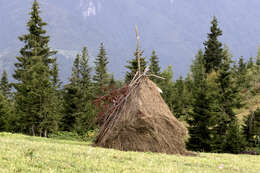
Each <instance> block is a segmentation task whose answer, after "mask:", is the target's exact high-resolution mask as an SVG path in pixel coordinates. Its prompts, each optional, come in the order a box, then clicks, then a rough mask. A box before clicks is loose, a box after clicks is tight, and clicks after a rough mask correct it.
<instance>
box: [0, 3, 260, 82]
mask: <svg viewBox="0 0 260 173" xmlns="http://www.w3.org/2000/svg"><path fill="white" fill-rule="evenodd" d="M39 2H40V5H41V10H42V17H43V19H44V21H46V22H48V26H47V27H46V29H47V31H48V34H49V35H50V36H51V43H50V44H51V47H52V48H53V49H58V50H59V55H58V57H59V64H60V69H61V76H62V78H63V79H67V78H68V76H69V75H70V70H71V65H72V62H73V58H74V56H75V54H76V53H77V52H79V51H80V49H81V48H82V47H83V46H84V45H86V46H88V48H89V50H90V53H91V55H92V57H94V56H96V54H97V51H98V47H99V44H100V42H104V44H105V47H106V49H107V53H108V56H109V60H110V65H109V68H110V71H111V72H114V73H115V74H116V76H117V77H122V76H123V75H124V73H125V71H126V69H125V67H124V66H125V65H126V62H127V60H129V59H131V58H132V57H133V52H134V51H135V49H136V40H135V30H134V27H135V25H136V24H137V25H138V27H139V30H140V36H141V44H142V49H143V50H144V53H145V55H146V56H147V57H149V56H150V55H151V52H152V50H153V49H155V50H156V51H157V53H158V55H159V57H160V61H161V65H162V66H163V67H166V66H167V65H170V64H172V65H173V69H174V74H175V77H176V76H179V75H181V74H182V75H185V74H186V73H187V72H188V69H189V66H190V64H191V61H192V59H193V57H194V55H195V54H196V52H197V51H198V49H199V48H202V47H203V42H204V41H205V40H206V38H207V33H208V32H209V27H210V21H211V20H212V17H213V16H214V15H215V16H216V17H217V18H218V19H219V22H220V26H221V28H222V30H223V34H224V36H223V37H222V38H221V39H222V41H223V42H224V43H226V44H227V45H228V46H229V47H230V49H231V51H232V53H233V55H234V56H235V57H236V58H237V57H239V56H244V57H245V58H248V57H250V56H255V55H256V51H257V47H258V45H260V23H259V22H258V21H259V19H260V13H259V9H260V1H259V0H250V1H248V0H236V1H234V0H217V1H212V0H211V1H210V0H73V1H72V0H70V1H69V0H63V1H61V0H39ZM31 4H32V0H11V1H10V0H0V68H1V70H2V69H4V68H6V69H8V70H9V71H12V69H13V65H12V64H13V62H14V61H15V55H16V54H18V52H19V49H20V47H21V43H20V42H19V41H18V39H17V37H18V36H20V35H22V34H24V33H25V32H26V28H25V25H26V22H27V21H28V19H29V15H28V13H29V11H30V7H31Z"/></svg>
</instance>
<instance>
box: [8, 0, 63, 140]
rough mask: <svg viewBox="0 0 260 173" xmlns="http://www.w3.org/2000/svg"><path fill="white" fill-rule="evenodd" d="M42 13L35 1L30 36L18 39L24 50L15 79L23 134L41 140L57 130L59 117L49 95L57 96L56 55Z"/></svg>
mask: <svg viewBox="0 0 260 173" xmlns="http://www.w3.org/2000/svg"><path fill="white" fill-rule="evenodd" d="M39 13H40V11H39V4H38V2H37V1H36V0H35V1H34V2H33V5H32V10H31V13H30V20H29V21H28V23H27V29H28V31H29V33H28V34H25V35H23V36H21V37H19V40H20V41H22V42H23V43H24V47H23V48H22V49H21V50H20V56H18V57H17V60H18V62H17V63H16V64H15V74H14V75H13V77H14V78H15V79H16V80H17V83H15V84H14V87H15V89H16V93H15V101H16V114H17V116H18V117H19V119H18V121H20V130H21V131H22V132H25V133H28V134H32V135H39V136H42V135H47V133H48V131H50V129H52V130H55V129H57V126H56V124H57V122H58V121H59V117H58V116H57V114H56V111H55V109H54V108H52V107H53V105H55V104H54V100H55V99H54V98H53V97H55V95H53V94H50V93H53V92H54V91H53V90H54V89H53V87H52V84H51V69H50V66H51V65H52V64H53V62H54V61H55V60H54V59H53V58H52V56H53V55H55V54H56V51H51V49H50V47H49V46H48V42H49V36H46V35H45V34H46V30H44V29H43V27H44V26H45V25H47V23H45V22H43V21H42V19H41V17H40V15H39ZM43 122H44V125H43V124H42V123H43Z"/></svg>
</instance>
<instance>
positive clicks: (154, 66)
mask: <svg viewBox="0 0 260 173" xmlns="http://www.w3.org/2000/svg"><path fill="white" fill-rule="evenodd" d="M149 70H150V73H151V74H154V75H157V76H160V75H161V72H160V71H161V68H160V66H159V58H158V56H157V55H156V52H155V50H153V52H152V56H151V58H150V66H149ZM152 81H154V82H155V83H157V84H158V83H159V80H158V79H157V78H152Z"/></svg>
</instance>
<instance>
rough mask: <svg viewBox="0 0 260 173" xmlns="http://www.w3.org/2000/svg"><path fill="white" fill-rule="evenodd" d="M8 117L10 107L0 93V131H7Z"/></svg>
mask: <svg viewBox="0 0 260 173" xmlns="http://www.w3.org/2000/svg"><path fill="white" fill-rule="evenodd" d="M9 118H10V108H9V107H8V102H7V100H6V98H5V97H4V96H3V95H2V94H1V93H0V132H3V131H7V130H8V126H9V124H8V123H9V122H8V119H9Z"/></svg>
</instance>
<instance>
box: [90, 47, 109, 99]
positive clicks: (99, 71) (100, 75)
mask: <svg viewBox="0 0 260 173" xmlns="http://www.w3.org/2000/svg"><path fill="white" fill-rule="evenodd" d="M107 64H108V59H107V54H106V50H105V48H104V44H103V43H101V44H100V48H99V54H98V56H97V58H96V60H95V65H96V67H95V75H94V77H93V80H94V82H95V83H96V87H97V93H98V94H100V95H103V94H104V93H103V92H102V88H103V87H106V86H107V85H108V82H109V75H108V72H107Z"/></svg>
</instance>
